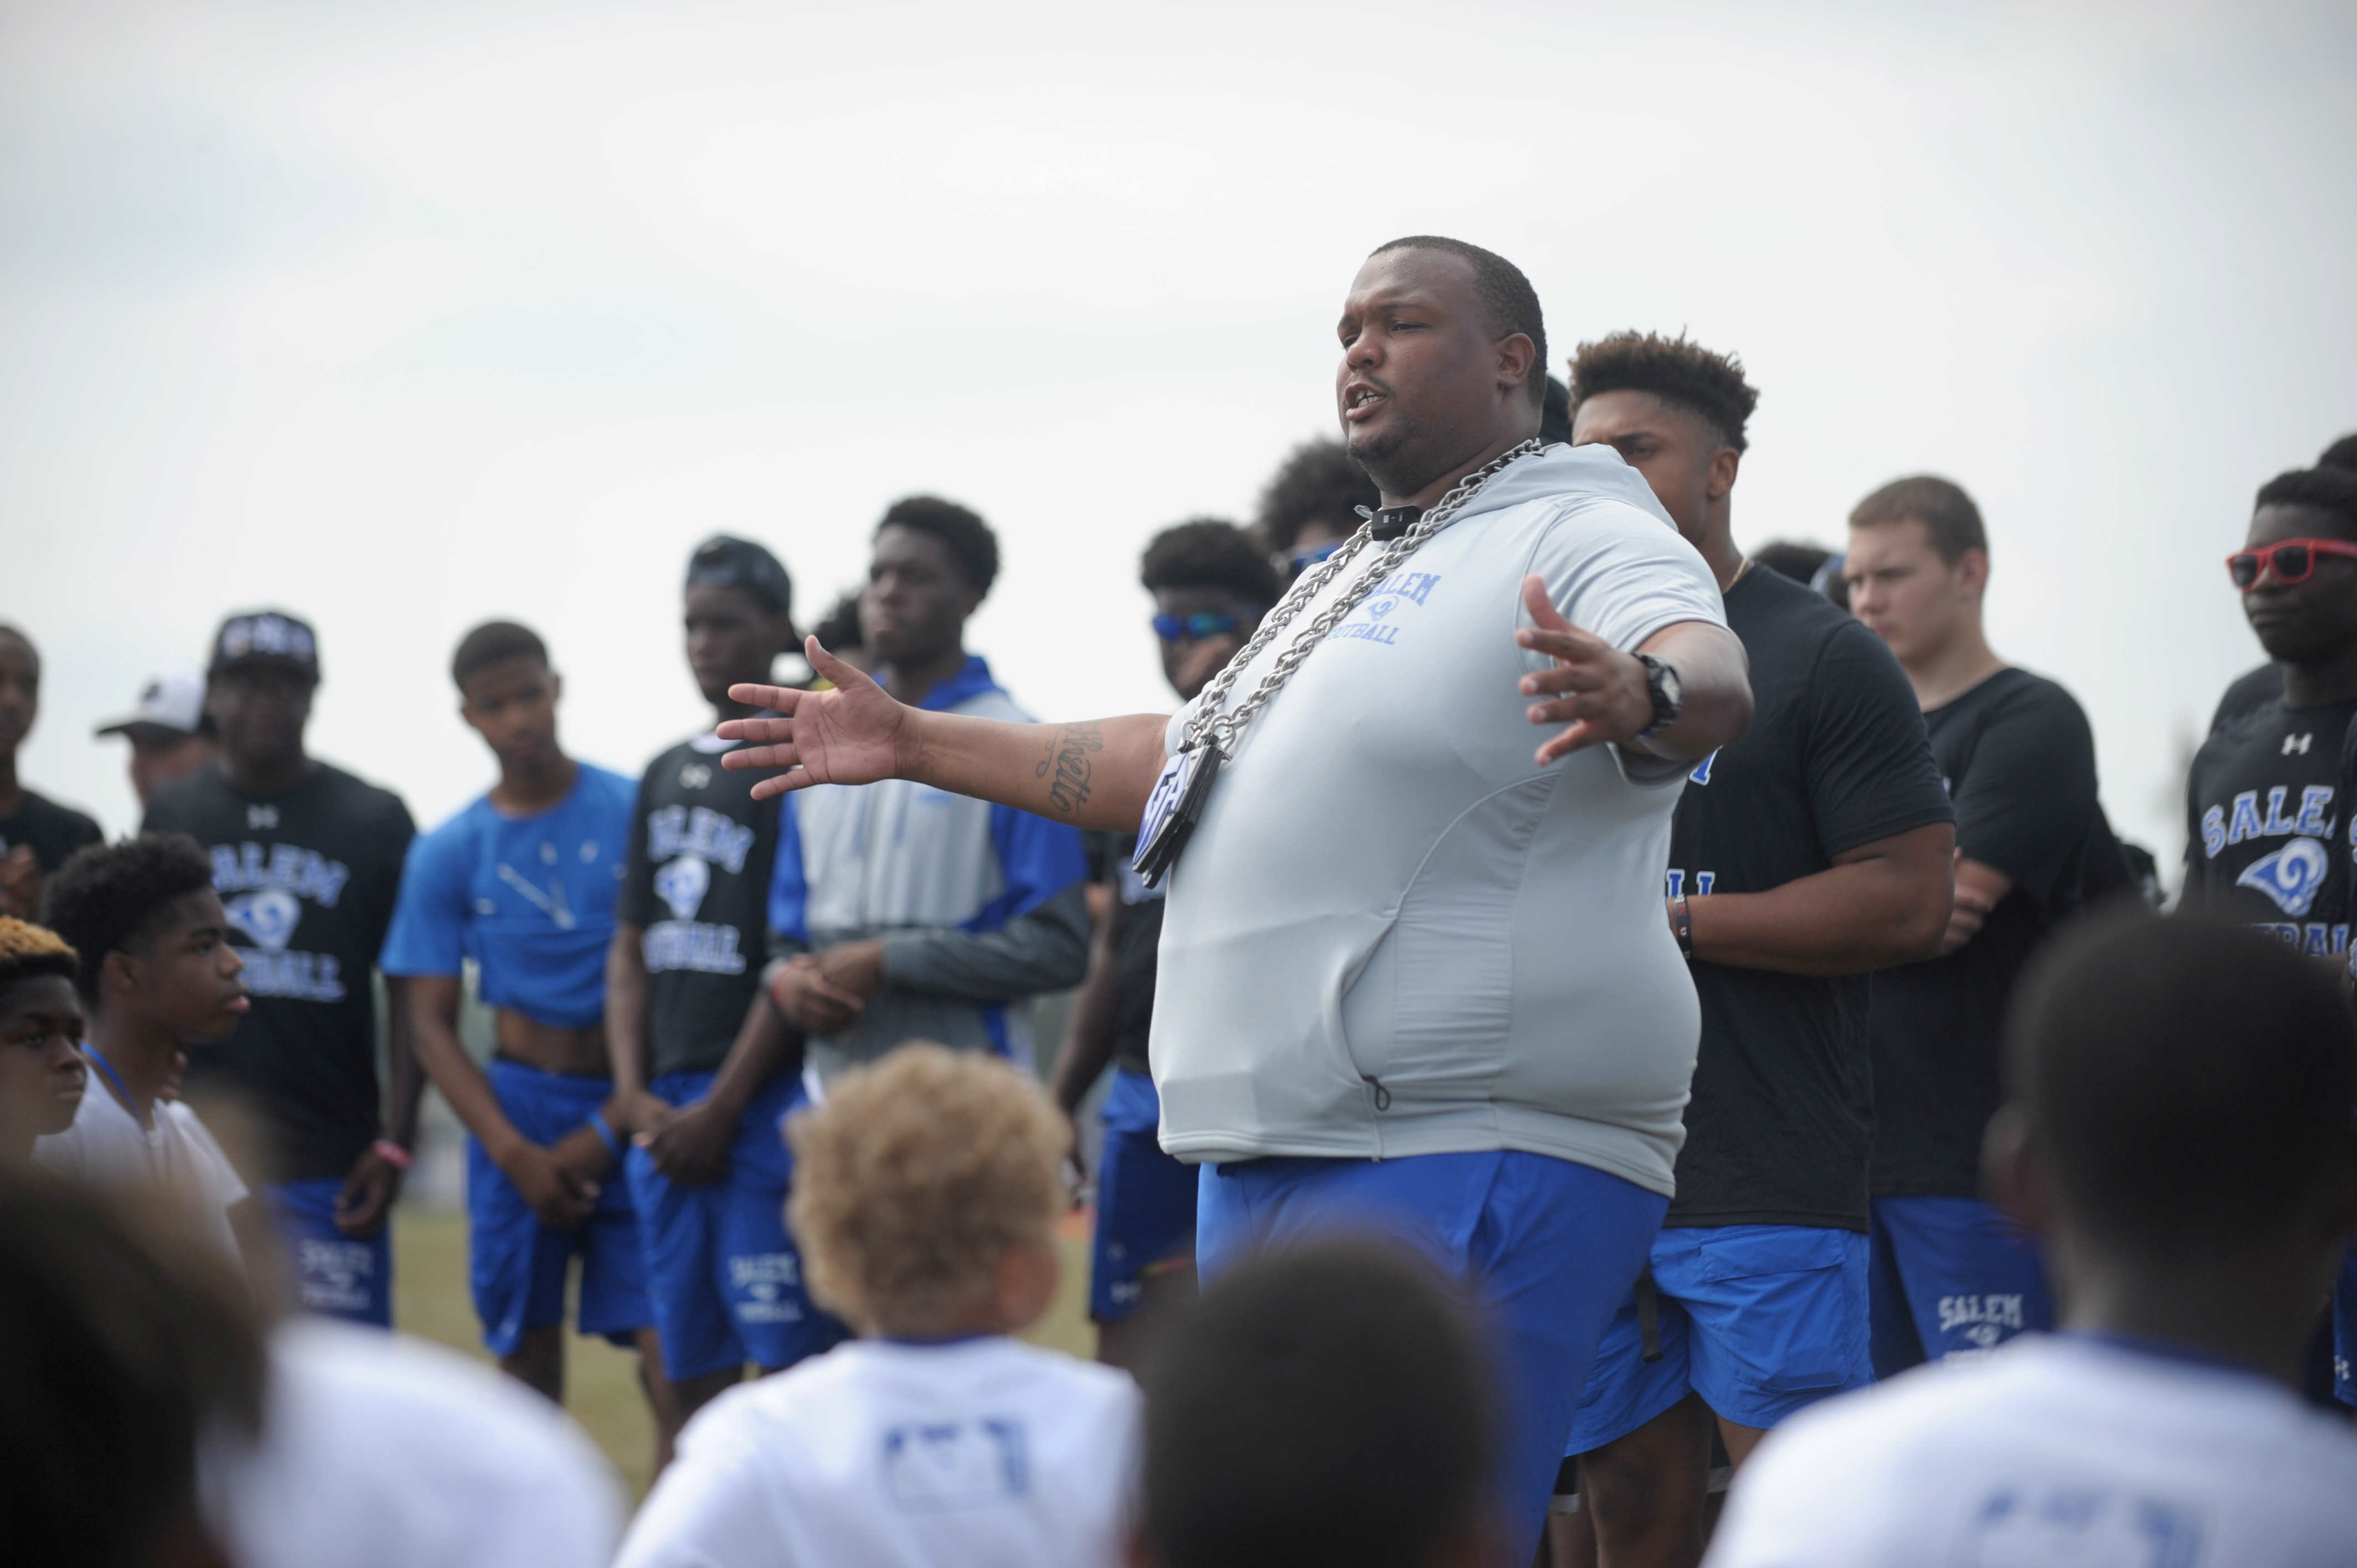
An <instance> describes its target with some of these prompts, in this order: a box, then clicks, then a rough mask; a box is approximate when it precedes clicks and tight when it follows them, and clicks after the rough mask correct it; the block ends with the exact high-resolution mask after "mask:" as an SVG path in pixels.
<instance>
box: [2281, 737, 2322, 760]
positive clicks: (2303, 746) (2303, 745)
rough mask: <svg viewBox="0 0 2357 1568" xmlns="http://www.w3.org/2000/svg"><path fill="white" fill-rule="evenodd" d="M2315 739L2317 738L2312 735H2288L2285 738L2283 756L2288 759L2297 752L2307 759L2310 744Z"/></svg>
mask: <svg viewBox="0 0 2357 1568" xmlns="http://www.w3.org/2000/svg"><path fill="white" fill-rule="evenodd" d="M2315 738H2316V737H2315V736H2312V735H2287V736H2284V748H2283V754H2284V755H2285V756H2286V757H2289V756H2291V755H2292V754H2293V753H2295V752H2297V753H2298V754H2299V755H2300V756H2302V757H2306V756H2307V755H2308V743H2309V741H2311V740H2314V739H2315Z"/></svg>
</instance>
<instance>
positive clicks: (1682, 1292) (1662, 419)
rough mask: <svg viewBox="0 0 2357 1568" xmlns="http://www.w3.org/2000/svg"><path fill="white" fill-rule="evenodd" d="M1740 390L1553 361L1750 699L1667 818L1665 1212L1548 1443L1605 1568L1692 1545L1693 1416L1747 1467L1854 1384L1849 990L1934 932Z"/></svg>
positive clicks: (1592, 347)
mask: <svg viewBox="0 0 2357 1568" xmlns="http://www.w3.org/2000/svg"><path fill="white" fill-rule="evenodd" d="M1758 395H1759V394H1758V393H1757V392H1754V391H1753V390H1752V388H1751V387H1750V385H1749V383H1748V382H1747V381H1745V380H1744V373H1743V367H1742V366H1741V365H1740V364H1739V363H1738V361H1737V360H1735V359H1734V358H1732V357H1731V356H1728V355H1725V354H1717V353H1713V352H1712V351H1711V350H1709V349H1705V348H1703V347H1702V346H1701V345H1700V344H1697V343H1693V342H1690V341H1688V340H1687V339H1685V338H1661V337H1656V336H1653V335H1652V334H1639V333H1635V332H1622V333H1618V334H1615V335H1614V336H1612V337H1609V338H1603V339H1601V340H1599V341H1598V342H1594V343H1583V344H1581V345H1580V348H1579V352H1578V354H1577V356H1575V358H1574V359H1573V360H1572V398H1573V414H1572V440H1573V442H1574V443H1575V444H1576V445H1579V446H1593V445H1601V446H1610V447H1612V448H1613V449H1614V450H1615V451H1617V452H1619V453H1620V456H1622V457H1623V458H1624V459H1625V460H1627V461H1628V462H1629V463H1630V464H1631V466H1632V467H1635V468H1636V469H1637V471H1638V472H1640V473H1641V474H1643V475H1644V476H1645V478H1646V481H1647V483H1649V484H1650V485H1652V489H1653V493H1654V494H1655V495H1656V496H1658V497H1659V498H1660V499H1661V502H1662V506H1663V510H1667V511H1668V512H1669V514H1670V516H1671V517H1672V519H1674V521H1676V523H1677V525H1678V532H1681V533H1682V534H1684V536H1685V538H1686V542H1688V543H1690V544H1692V545H1693V546H1694V547H1695V549H1696V550H1698V551H1700V552H1701V553H1702V557H1703V559H1704V560H1705V561H1706V562H1708V563H1709V564H1710V567H1711V571H1712V573H1713V574H1714V575H1716V576H1717V579H1718V585H1719V589H1720V591H1721V593H1723V594H1724V595H1725V596H1726V600H1727V625H1728V626H1729V627H1731V628H1734V631H1735V633H1736V635H1737V636H1738V637H1740V638H1741V639H1743V648H1744V651H1745V652H1746V653H1747V654H1749V656H1750V660H1751V692H1752V702H1753V704H1754V707H1753V716H1752V721H1751V727H1750V729H1749V730H1748V731H1747V732H1746V733H1745V734H1744V736H1743V738H1742V739H1740V740H1738V741H1737V742H1736V743H1735V744H1734V745H1732V746H1727V747H1725V748H1724V749H1722V750H1720V751H1719V752H1717V754H1716V755H1714V756H1712V757H1708V758H1706V759H1705V761H1704V762H1703V765H1702V766H1701V767H1699V768H1695V770H1694V774H1693V777H1692V778H1691V779H1689V780H1688V782H1687V784H1686V789H1685V793H1684V795H1683V796H1682V797H1680V799H1679V800H1678V809H1677V816H1676V819H1675V822H1674V827H1673V828H1672V830H1671V835H1670V874H1669V882H1668V886H1666V887H1665V888H1664V889H1663V897H1664V898H1665V900H1666V903H1667V909H1666V915H1667V919H1668V923H1669V925H1670V927H1671V929H1672V930H1674V932H1675V933H1676V934H1677V936H1678V940H1679V943H1680V945H1681V946H1682V947H1684V949H1685V950H1686V954H1687V957H1688V959H1689V961H1691V962H1692V964H1693V968H1694V978H1695V991H1696V993H1698V994H1699V995H1700V998H1701V1002H1702V1048H1701V1056H1700V1058H1699V1060H1698V1061H1697V1062H1696V1064H1695V1080H1694V1099H1693V1100H1692V1101H1689V1102H1688V1104H1687V1106H1686V1115H1685V1125H1686V1143H1685V1147H1684V1149H1682V1150H1680V1151H1679V1154H1678V1164H1677V1197H1676V1198H1675V1199H1674V1201H1673V1202H1672V1203H1671V1205H1670V1211H1669V1218H1668V1219H1667V1220H1666V1222H1665V1228H1664V1229H1663V1231H1662V1234H1661V1237H1660V1239H1659V1240H1656V1241H1655V1242H1654V1243H1653V1247H1652V1266H1651V1273H1650V1274H1649V1276H1648V1277H1647V1278H1646V1279H1645V1280H1644V1281H1642V1282H1641V1283H1640V1284H1639V1286H1638V1289H1637V1291H1636V1292H1635V1293H1632V1294H1631V1297H1630V1298H1629V1299H1628V1300H1626V1301H1624V1302H1623V1303H1622V1304H1621V1305H1620V1313H1619V1315H1618V1316H1616V1317H1615V1318H1614V1320H1613V1324H1612V1326H1611V1328H1610V1329H1609V1331H1608V1332H1607V1334H1606V1336H1605V1339H1604V1344H1603V1346H1602V1347H1601V1348H1599V1349H1598V1353H1597V1363H1596V1369H1595V1370H1594V1371H1593V1372H1591V1373H1590V1374H1589V1375H1588V1380H1587V1394H1586V1396H1585V1397H1584V1398H1583V1400H1582V1402H1581V1404H1580V1410H1579V1420H1578V1423H1577V1427H1576V1428H1575V1430H1574V1432H1573V1434H1572V1439H1571V1443H1570V1445H1569V1452H1570V1453H1571V1454H1573V1455H1576V1456H1577V1457H1578V1458H1579V1496H1580V1504H1581V1506H1580V1509H1579V1511H1578V1512H1577V1514H1571V1515H1563V1516H1558V1518H1559V1520H1560V1521H1561V1522H1560V1524H1559V1525H1558V1529H1559V1530H1560V1529H1565V1528H1568V1527H1573V1526H1575V1525H1580V1526H1585V1525H1588V1524H1592V1526H1593V1528H1594V1530H1595V1533H1596V1536H1597V1538H1598V1545H1599V1546H1600V1548H1601V1550H1602V1560H1603V1561H1604V1562H1607V1563H1612V1564H1614V1565H1615V1568H1636V1565H1639V1564H1663V1565H1684V1564H1691V1563H1694V1562H1695V1560H1696V1559H1697V1558H1698V1557H1699V1556H1700V1554H1701V1551H1702V1535H1703V1518H1704V1503H1705V1499H1706V1484H1707V1481H1708V1476H1709V1465H1710V1446H1711V1428H1712V1425H1713V1423H1714V1422H1716V1424H1717V1428H1718V1430H1719V1432H1720V1433H1721V1434H1722V1435H1723V1436H1724V1438H1725V1441H1726V1444H1727V1452H1728V1454H1729V1455H1732V1456H1733V1457H1734V1459H1735V1460H1736V1462H1737V1463H1738V1464H1740V1463H1741V1462H1742V1461H1743V1459H1744V1458H1745V1457H1746V1456H1747V1455H1749V1452H1750V1450H1751V1448H1752V1445H1753V1444H1756V1443H1758V1442H1759V1440H1760V1434H1762V1433H1763V1432H1765V1431H1766V1430H1767V1429H1768V1428H1769V1427H1771V1426H1773V1425H1775V1424H1776V1423H1778V1422H1780V1421H1781V1420H1782V1419H1783V1418H1784V1417H1785V1416H1787V1415H1790V1414H1791V1413H1792V1412H1794V1411H1796V1410H1798V1409H1800V1408H1801V1407H1802V1406H1803V1405H1805V1404H1808V1403H1810V1402H1813V1401H1815V1400H1818V1399H1822V1398H1823V1397H1824V1396H1825V1395H1826V1394H1829V1393H1834V1392H1837V1391H1840V1390H1843V1389H1846V1388H1856V1387H1858V1386H1860V1385H1862V1384H1865V1383H1867V1382H1870V1381H1872V1380H1873V1375H1874V1373H1873V1365H1872V1362H1871V1359H1870V1358H1869V1357H1868V1354H1867V1158H1868V1152H1869V1148H1870V1146H1871V1141H1872V1136H1873V1130H1874V1090H1873V1085H1872V1074H1871V1070H1870V1069H1869V1065H1868V1061H1867V1034H1866V978H1865V976H1866V972H1867V971H1869V970H1876V969H1881V968H1884V967H1887V966H1888V965H1890V964H1894V963H1901V962H1906V961H1910V960H1914V959H1921V958H1928V957H1930V956H1931V955H1932V953H1933V952H1934V951H1936V950H1937V949H1938V947H1939V942H1940V937H1941V933H1942V932H1943V931H1944V930H1945V929H1946V927H1947V919H1948V902H1949V897H1950V894H1951V888H1952V883H1951V875H1952V873H1951V862H1952V859H1953V854H1954V849H1955V828H1954V822H1955V813H1954V811H1953V810H1952V809H1951V808H1950V806H1949V804H1948V797H1947V792H1946V791H1945V790H1943V789H1941V787H1940V774H1939V769H1938V768H1935V767H1934V766H1933V765H1932V748H1931V745H1930V743H1929V741H1928V740H1927V739H1926V738H1925V736H1924V731H1923V719H1922V715H1921V713H1920V712H1919V711H1918V709H1917V707H1916V705H1915V700H1914V693H1912V692H1911V691H1910V690H1909V689H1908V685H1907V677H1906V675H1905V674H1904V673H1903V672H1902V671H1900V668H1899V662H1898V660H1895V659H1893V658H1892V657H1891V656H1890V650H1889V649H1888V648H1886V647H1884V646H1883V644H1882V641H1881V639H1878V638H1877V637H1876V636H1875V635H1874V634H1873V633H1872V632H1870V631H1868V630H1867V628H1865V627H1863V626H1861V625H1859V624H1858V623H1857V621H1855V620H1852V619H1851V618H1849V617H1847V616H1846V615H1844V614H1842V612H1841V611H1840V610H1838V609H1836V608H1835V607H1834V606H1833V605H1832V604H1831V603H1830V602H1829V601H1827V600H1826V598H1825V597H1824V596H1823V595H1822V594H1817V593H1813V592H1812V591H1811V590H1810V589H1809V588H1808V587H1806V586H1805V585H1803V584H1801V583H1796V582H1793V581H1792V580H1791V579H1789V578H1787V577H1783V576H1781V575H1778V574H1777V573H1775V572H1773V571H1770V570H1767V569H1765V568H1764V567H1762V566H1761V565H1760V564H1759V563H1758V561H1757V560H1756V559H1748V558H1747V557H1746V556H1745V555H1744V553H1743V552H1742V550H1740V549H1739V548H1738V546H1737V545H1736V542H1735V536H1734V532H1733V531H1732V527H1731V524H1730V513H1731V511H1732V502H1733V496H1734V490H1735V481H1736V476H1737V473H1738V469H1739V468H1740V467H1741V464H1742V459H1743V453H1744V450H1745V447H1746V446H1748V445H1749V443H1748V441H1747V439H1746V435H1745V429H1744V426H1745V424H1747V423H1748V421H1749V417H1750V414H1751V409H1752V405H1753V403H1755V402H1756V401H1757V398H1758ZM1649 1317H1650V1318H1651V1326H1652V1335H1651V1336H1650V1339H1651V1341H1652V1342H1651V1344H1650V1345H1649V1343H1648V1341H1649V1335H1648V1334H1647V1332H1646V1330H1647V1327H1648V1318H1649ZM1649 1349H1652V1350H1653V1351H1656V1352H1658V1353H1656V1354H1652V1355H1649V1354H1648V1350H1649Z"/></svg>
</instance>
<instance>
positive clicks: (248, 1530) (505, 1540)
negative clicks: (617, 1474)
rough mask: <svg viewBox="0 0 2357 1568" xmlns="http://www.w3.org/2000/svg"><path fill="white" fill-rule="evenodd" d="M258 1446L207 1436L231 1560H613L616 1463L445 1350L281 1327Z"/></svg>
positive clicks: (387, 1566) (321, 1321) (487, 1563)
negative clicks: (612, 1464)
mask: <svg viewBox="0 0 2357 1568" xmlns="http://www.w3.org/2000/svg"><path fill="white" fill-rule="evenodd" d="M270 1376H271V1386H270V1391H269V1393H268V1395H267V1398H266V1402H265V1404H264V1429H263V1437H262V1442H261V1444H260V1445H259V1446H258V1447H257V1448H254V1449H251V1450H243V1449H240V1450H231V1449H229V1448H227V1447H226V1446H225V1445H220V1444H216V1445H215V1446H214V1447H212V1448H211V1449H210V1450H209V1451H208V1452H207V1454H206V1455H205V1459H206V1463H205V1465H204V1466H203V1473H204V1481H205V1487H206V1496H207V1501H208V1504H209V1508H208V1517H209V1518H210V1520H211V1522H212V1523H213V1524H214V1526H215V1527H216V1529H217V1530H218V1531H219V1533H220V1536H221V1544H222V1545H223V1546H224V1548H226V1549H227V1552H228V1555H229V1558H230V1560H231V1562H233V1563H238V1564H240V1568H418V1565H420V1564H425V1563H431V1564H433V1568H517V1565H518V1564H529V1565H530V1568H606V1564H607V1562H608V1559H609V1558H610V1557H611V1555H612V1553H613V1550H614V1541H615V1538H616V1536H617V1534H618V1533H619V1528H620V1524H621V1518H622V1496H621V1490H620V1488H619V1487H618V1486H617V1485H616V1484H615V1480H614V1477H613V1473H612V1471H611V1470H610V1469H609V1468H608V1466H607V1464H606V1461H605V1459H604V1458H603V1457H602V1456H601V1455H599V1454H598V1452H597V1449H596V1448H595V1447H593V1446H591V1444H590V1443H589V1440H588V1439H587V1437H585V1436H583V1435H582V1434H581V1430H580V1428H578V1427H576V1426H575V1425H574V1424H573V1423H572V1422H571V1421H570V1420H568V1419H566V1417H565V1412H563V1411H561V1410H559V1409H558V1408H557V1407H556V1406H555V1405H553V1404H551V1403H550V1402H548V1401H546V1400H544V1399H543V1398H541V1397H540V1396H539V1395H538V1394H535V1393H533V1392H531V1391H528V1390H526V1389H525V1388H524V1387H523V1386H522V1384H520V1383H517V1382H516V1381H514V1380H512V1379H510V1378H507V1377H503V1376H501V1375H500V1373H498V1372H495V1371H493V1370H492V1369H490V1368H489V1367H486V1366H483V1365H481V1364H480V1363H479V1362H475V1361H470V1360H468V1359H466V1358H464V1357H462V1356H459V1355H458V1354H457V1353H456V1352H454V1351H450V1350H445V1349H443V1348H440V1347H439V1346H435V1345H428V1344H425V1343H424V1342H422V1341H420V1340H415V1339H410V1338H406V1337H403V1336H401V1335H396V1334H387V1333H385V1332H383V1331H382V1330H381V1329H374V1328H361V1327H356V1326H353V1325H350V1324H346V1323H339V1322H336V1321H333V1320H331V1319H328V1318H319V1317H298V1318H293V1319H290V1320H288V1321H287V1322H285V1323H284V1324H282V1325H280V1326H279V1327H278V1328H277V1329H276V1330H275V1331H274V1333H273V1335H272V1337H271V1344H270Z"/></svg>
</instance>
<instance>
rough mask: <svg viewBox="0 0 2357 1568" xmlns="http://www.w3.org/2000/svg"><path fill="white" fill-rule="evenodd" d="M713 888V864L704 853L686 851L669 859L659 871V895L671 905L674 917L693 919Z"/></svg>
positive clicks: (657, 875)
mask: <svg viewBox="0 0 2357 1568" xmlns="http://www.w3.org/2000/svg"><path fill="white" fill-rule="evenodd" d="M711 890H712V865H711V863H710V862H709V861H707V860H705V858H704V857H703V856H702V855H700V854H683V855H679V856H676V857H674V858H673V859H672V860H669V861H666V862H665V863H664V864H663V867H662V870H660V871H658V872H656V873H655V897H658V898H660V899H662V901H663V902H664V903H666V904H668V905H670V906H671V918H673V919H674V920H681V921H686V920H693V919H694V918H695V912H696V911H697V910H698V909H700V908H703V907H704V896H705V894H706V893H709V892H710V891H711Z"/></svg>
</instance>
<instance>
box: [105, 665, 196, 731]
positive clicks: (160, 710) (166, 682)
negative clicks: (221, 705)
mask: <svg viewBox="0 0 2357 1568" xmlns="http://www.w3.org/2000/svg"><path fill="white" fill-rule="evenodd" d="M204 717H205V678H204V677H203V676H201V675H199V674H198V673H197V672H196V671H194V670H185V669H183V670H167V671H164V673H162V674H161V675H150V676H149V677H148V678H147V683H146V684H145V685H144V686H142V687H140V688H139V706H138V707H137V709H136V710H135V711H134V712H133V714H131V716H130V717H129V718H127V719H117V720H115V721H114V722H113V724H110V725H99V726H98V733H99V734H101V735H129V734H131V733H133V732H134V731H145V732H147V733H149V734H156V733H157V732H166V733H168V734H171V735H194V734H196V733H197V728H198V726H199V725H201V724H202V723H203V722H204Z"/></svg>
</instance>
